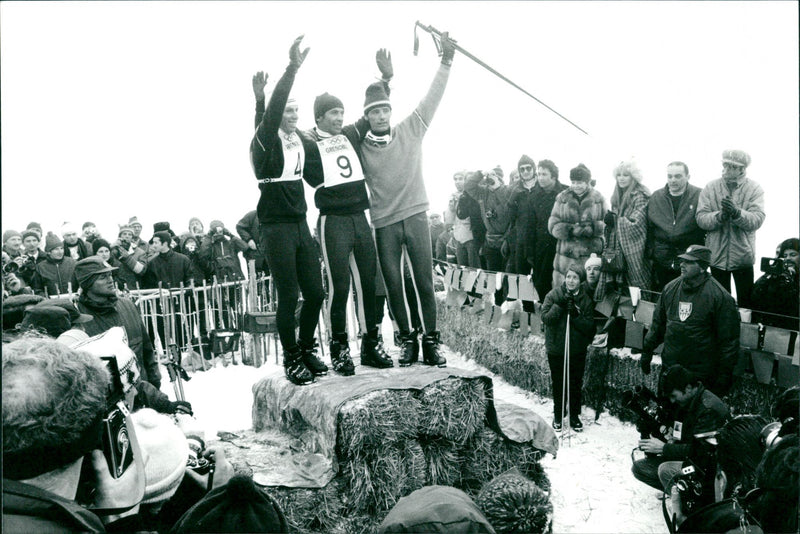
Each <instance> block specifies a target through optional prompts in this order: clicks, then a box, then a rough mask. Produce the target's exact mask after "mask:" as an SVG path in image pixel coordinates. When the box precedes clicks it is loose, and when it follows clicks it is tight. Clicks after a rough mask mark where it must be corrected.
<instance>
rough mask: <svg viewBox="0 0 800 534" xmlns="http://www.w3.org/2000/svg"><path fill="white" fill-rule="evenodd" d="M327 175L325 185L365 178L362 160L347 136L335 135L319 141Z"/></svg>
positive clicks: (347, 182) (330, 185) (323, 166)
mask: <svg viewBox="0 0 800 534" xmlns="http://www.w3.org/2000/svg"><path fill="white" fill-rule="evenodd" d="M317 146H318V147H319V155H320V157H321V159H322V171H323V173H324V175H325V184H324V185H325V187H335V186H337V185H342V184H349V183H351V182H356V181H358V180H363V179H364V171H363V170H362V169H361V162H360V161H359V160H358V155H357V154H356V151H355V150H354V149H353V145H351V144H350V141H349V140H348V139H347V137H345V136H343V135H335V136H333V137H328V138H326V139H320V140H319V141H317Z"/></svg>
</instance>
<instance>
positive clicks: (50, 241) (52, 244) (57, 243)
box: [44, 232, 64, 252]
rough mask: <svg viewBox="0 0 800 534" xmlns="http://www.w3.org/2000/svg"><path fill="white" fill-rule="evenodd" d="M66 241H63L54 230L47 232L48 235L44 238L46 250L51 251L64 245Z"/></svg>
mask: <svg viewBox="0 0 800 534" xmlns="http://www.w3.org/2000/svg"><path fill="white" fill-rule="evenodd" d="M63 246H64V242H63V241H61V240H60V239H59V238H58V236H57V235H56V234H54V233H53V232H47V236H45V238H44V251H45V252H50V251H51V250H53V249H55V248H58V247H63Z"/></svg>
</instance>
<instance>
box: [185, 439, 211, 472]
mask: <svg viewBox="0 0 800 534" xmlns="http://www.w3.org/2000/svg"><path fill="white" fill-rule="evenodd" d="M186 441H187V442H188V443H189V457H188V458H187V460H186V469H191V470H192V471H194V472H195V473H197V474H198V475H205V474H207V473H209V472H211V471H212V470H213V468H214V462H213V460H209V459H208V458H206V457H205V456H203V453H204V452H205V450H206V444H205V442H204V441H203V440H202V438H200V437H198V436H186Z"/></svg>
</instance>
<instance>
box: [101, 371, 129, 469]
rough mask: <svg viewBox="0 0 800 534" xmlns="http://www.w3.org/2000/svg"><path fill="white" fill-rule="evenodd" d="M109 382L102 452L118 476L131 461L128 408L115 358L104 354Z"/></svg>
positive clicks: (109, 466) (110, 467)
mask: <svg viewBox="0 0 800 534" xmlns="http://www.w3.org/2000/svg"><path fill="white" fill-rule="evenodd" d="M102 359H103V361H105V362H106V366H107V367H108V371H109V373H110V374H111V383H110V384H109V386H108V394H107V398H108V415H106V417H105V418H104V419H103V454H104V455H105V457H106V461H107V462H108V471H109V473H111V476H112V477H114V478H119V477H121V476H122V474H123V473H125V471H126V470H127V469H128V467H129V466H130V465H131V464H132V463H133V449H132V448H131V442H130V437H129V436H128V427H127V425H126V423H125V418H126V417H127V416H128V409H127V407H126V406H125V402H124V401H125V393H124V390H123V387H122V378H121V377H120V372H119V367H118V366H117V358H116V357H114V356H107V357H106V356H104V357H103V358H102Z"/></svg>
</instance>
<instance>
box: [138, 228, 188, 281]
mask: <svg viewBox="0 0 800 534" xmlns="http://www.w3.org/2000/svg"><path fill="white" fill-rule="evenodd" d="M170 241H172V236H170V235H169V232H166V231H161V232H156V233H155V234H153V239H152V243H151V244H150V252H155V254H156V255H155V256H153V257H152V258H151V259H150V261H149V262H148V264H147V274H146V275H145V286H146V287H150V288H156V287H158V284H159V282H160V283H161V287H163V288H164V289H170V288H172V289H177V288H178V287H180V285H181V282H182V283H183V285H184V287H189V286H190V285H191V283H192V272H191V261H190V260H189V258H188V257H186V256H185V255H184V254H181V253H180V252H175V251H174V250H172V248H171V247H170V246H169V244H170Z"/></svg>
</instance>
